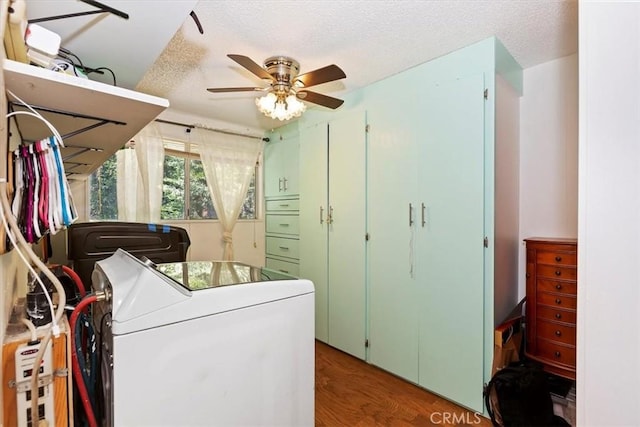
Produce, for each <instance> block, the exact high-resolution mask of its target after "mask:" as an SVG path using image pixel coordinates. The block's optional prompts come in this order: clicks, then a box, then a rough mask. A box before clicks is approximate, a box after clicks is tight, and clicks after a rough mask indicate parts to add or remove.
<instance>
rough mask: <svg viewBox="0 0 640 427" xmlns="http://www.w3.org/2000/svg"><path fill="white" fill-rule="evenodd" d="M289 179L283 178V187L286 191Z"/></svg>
mask: <svg viewBox="0 0 640 427" xmlns="http://www.w3.org/2000/svg"><path fill="white" fill-rule="evenodd" d="M287 181H288V179H287V178H282V183H283V187H284V191H287Z"/></svg>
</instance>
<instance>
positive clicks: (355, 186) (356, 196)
mask: <svg viewBox="0 0 640 427" xmlns="http://www.w3.org/2000/svg"><path fill="white" fill-rule="evenodd" d="M365 125H366V123H365V114H364V112H361V113H349V114H347V115H343V116H341V117H339V118H338V119H335V120H331V121H330V122H329V215H330V223H329V264H328V265H329V344H330V345H332V346H334V347H336V348H339V349H340V350H342V351H345V352H347V353H349V354H351V355H353V356H356V357H359V358H361V359H364V358H365V320H366V319H365V306H366V288H365V273H366V271H365V257H366V253H365V249H366V241H365V235H366V223H367V217H366V169H365V161H366V136H365V135H366V134H365Z"/></svg>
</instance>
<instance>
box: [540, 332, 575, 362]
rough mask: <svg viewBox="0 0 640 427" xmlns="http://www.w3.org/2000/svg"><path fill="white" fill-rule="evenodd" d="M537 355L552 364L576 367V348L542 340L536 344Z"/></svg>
mask: <svg viewBox="0 0 640 427" xmlns="http://www.w3.org/2000/svg"><path fill="white" fill-rule="evenodd" d="M536 346H537V349H538V351H537V354H538V356H540V357H543V358H545V359H547V360H549V361H552V362H554V363H562V364H563V365H568V366H576V348H575V347H572V346H568V345H562V344H555V343H553V342H551V341H547V340H545V339H542V338H538V340H537V342H536Z"/></svg>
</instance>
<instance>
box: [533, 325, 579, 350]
mask: <svg viewBox="0 0 640 427" xmlns="http://www.w3.org/2000/svg"><path fill="white" fill-rule="evenodd" d="M536 327H537V332H536V333H537V334H538V337H539V338H545V339H548V340H550V341H558V342H562V343H565V344H570V345H576V327H575V326H569V325H563V324H560V323H554V322H549V321H547V320H542V319H540V318H538V320H537V322H536Z"/></svg>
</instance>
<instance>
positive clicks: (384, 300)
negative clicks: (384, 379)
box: [367, 81, 422, 383]
mask: <svg viewBox="0 0 640 427" xmlns="http://www.w3.org/2000/svg"><path fill="white" fill-rule="evenodd" d="M415 83H416V84H419V83H420V82H419V81H416V82H415ZM376 95H377V99H382V100H385V102H386V101H387V100H390V101H389V102H390V103H393V102H394V97H397V96H398V91H397V87H396V86H395V85H389V86H388V87H383V88H381V87H379V88H378V92H377V93H376ZM401 96H402V102H404V103H405V106H406V108H395V109H389V108H378V109H376V110H375V111H372V112H371V113H369V117H368V118H369V123H370V124H371V130H370V131H369V140H368V147H367V149H368V159H367V193H368V199H367V205H368V211H367V215H368V218H367V220H368V223H369V233H370V235H371V239H370V241H369V246H368V248H367V250H368V252H367V257H368V258H367V262H368V271H369V275H368V278H367V280H368V290H369V299H368V322H369V331H368V335H369V350H368V351H369V352H368V361H369V362H370V363H371V364H373V365H376V366H378V367H381V368H383V369H385V370H386V371H389V372H392V373H394V374H396V375H398V376H400V377H403V378H406V379H407V380H409V381H411V382H414V383H417V382H418V309H417V302H418V301H417V294H416V280H415V278H414V274H413V270H414V268H415V262H416V257H415V250H414V249H415V248H414V236H415V233H416V223H415V221H414V222H413V224H411V225H410V224H409V219H410V218H409V205H410V204H411V206H412V210H413V212H412V213H411V214H412V216H413V218H414V220H415V215H416V210H415V209H416V208H415V207H416V200H417V195H416V189H417V170H416V163H417V151H416V133H415V131H414V129H415V128H416V126H417V125H416V123H417V122H418V121H420V120H422V114H421V113H420V112H419V111H417V109H416V108H415V99H414V97H413V96H412V94H411V91H409V93H405V92H403V93H402V95H401ZM398 102H399V101H398Z"/></svg>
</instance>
